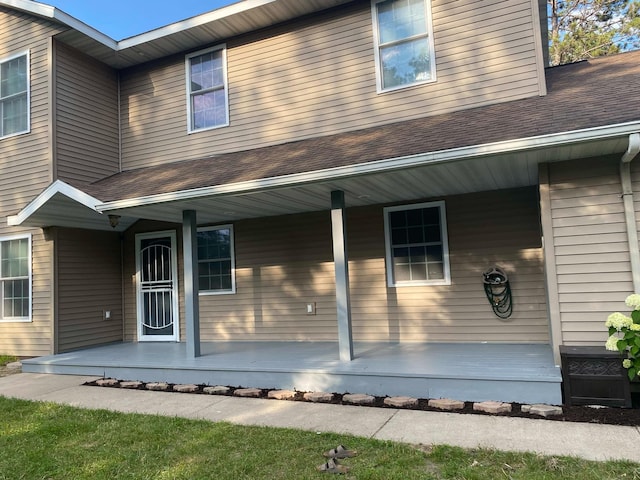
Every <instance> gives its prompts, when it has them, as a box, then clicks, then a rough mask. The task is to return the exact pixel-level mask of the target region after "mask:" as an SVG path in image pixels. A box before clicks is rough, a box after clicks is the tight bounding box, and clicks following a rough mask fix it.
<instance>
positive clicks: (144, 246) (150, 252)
mask: <svg viewBox="0 0 640 480" xmlns="http://www.w3.org/2000/svg"><path fill="white" fill-rule="evenodd" d="M175 249H176V234H175V232H155V233H145V234H140V235H136V265H137V275H136V276H137V291H138V302H137V303H138V340H140V341H156V342H167V341H175V342H177V341H178V340H179V332H180V329H179V325H178V280H177V279H178V275H177V262H176V255H175Z"/></svg>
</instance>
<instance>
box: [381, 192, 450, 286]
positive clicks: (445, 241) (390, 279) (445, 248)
mask: <svg viewBox="0 0 640 480" xmlns="http://www.w3.org/2000/svg"><path fill="white" fill-rule="evenodd" d="M430 207H439V209H440V210H439V211H440V232H441V235H442V263H443V270H444V278H443V279H439V280H416V281H404V282H396V281H395V279H394V276H393V258H392V256H391V225H390V224H389V213H391V212H397V211H402V210H416V209H418V208H430ZM383 210H384V244H385V251H386V262H387V286H389V287H417V286H425V285H451V268H450V265H449V237H448V234H447V214H446V210H445V204H444V200H439V201H436V202H425V203H416V204H412V205H397V206H394V207H385V208H384V209H383Z"/></svg>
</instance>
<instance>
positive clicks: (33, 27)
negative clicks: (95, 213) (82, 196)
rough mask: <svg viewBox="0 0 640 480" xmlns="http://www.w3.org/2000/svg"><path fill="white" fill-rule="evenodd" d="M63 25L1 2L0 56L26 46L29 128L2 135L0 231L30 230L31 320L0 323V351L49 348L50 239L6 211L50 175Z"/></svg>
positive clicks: (44, 183)
mask: <svg viewBox="0 0 640 480" xmlns="http://www.w3.org/2000/svg"><path fill="white" fill-rule="evenodd" d="M59 31H61V27H59V26H56V25H54V24H53V23H51V22H48V21H46V20H43V19H40V18H37V17H32V16H29V15H27V14H23V13H18V12H16V11H13V10H10V9H7V8H4V7H0V58H4V57H7V56H9V55H14V54H17V53H20V52H24V51H27V50H28V51H29V54H30V76H31V78H30V80H31V84H30V87H31V124H30V126H31V131H30V133H26V134H22V135H17V136H14V137H9V138H4V139H0V217H2V219H3V221H2V222H0V237H6V236H14V235H31V242H32V243H31V246H32V251H31V254H32V277H33V281H32V321H31V322H15V323H14V322H2V323H0V353H8V354H15V355H19V356H37V355H46V354H48V353H51V352H52V335H53V325H52V318H53V303H52V302H53V296H52V295H53V280H52V278H53V276H52V275H53V268H52V258H53V257H52V254H53V247H52V242H51V241H50V240H48V239H45V237H44V235H43V233H42V230H41V229H25V228H17V227H8V226H7V224H6V217H7V216H9V215H14V214H16V213H17V212H18V211H19V210H20V209H22V208H24V207H25V206H26V205H27V203H28V202H30V201H31V200H32V199H33V198H34V197H35V196H36V195H38V194H39V193H40V192H41V191H42V189H44V188H45V187H46V186H47V185H48V184H49V183H50V182H51V180H52V170H51V155H50V139H49V125H50V118H49V96H50V87H49V53H50V52H49V43H50V37H51V36H52V35H54V34H56V33H58V32H59Z"/></svg>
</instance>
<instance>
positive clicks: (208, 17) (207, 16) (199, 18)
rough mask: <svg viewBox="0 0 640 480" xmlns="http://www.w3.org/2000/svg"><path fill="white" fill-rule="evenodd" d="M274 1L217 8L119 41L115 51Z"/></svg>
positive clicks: (251, 0)
mask: <svg viewBox="0 0 640 480" xmlns="http://www.w3.org/2000/svg"><path fill="white" fill-rule="evenodd" d="M275 1H277V0H244V1H239V2H236V3H233V4H231V5H228V6H226V7H222V8H218V9H217V10H213V11H211V12H208V13H203V14H202V15H196V16H195V17H191V18H188V19H186V20H182V21H180V22H176V23H172V24H171V25H167V26H164V27H160V28H156V29H155V30H151V31H149V32H146V33H142V34H140V35H135V36H133V37H129V38H126V39H124V40H121V41H119V42H118V46H117V50H124V49H126V48H131V47H135V46H136V45H140V44H142V43H147V42H152V41H154V40H157V39H159V38H162V37H166V36H168V35H172V34H174V33H178V32H182V31H184V30H189V29H190V28H194V27H199V26H200V25H204V24H207V23H210V22H213V21H216V20H220V19H223V18H226V17H230V16H232V15H236V14H238V13H242V12H246V11H247V10H251V9H253V8H256V7H261V6H262V5H267V4H269V3H273V2H275Z"/></svg>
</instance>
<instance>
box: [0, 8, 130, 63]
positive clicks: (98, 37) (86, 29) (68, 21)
mask: <svg viewBox="0 0 640 480" xmlns="http://www.w3.org/2000/svg"><path fill="white" fill-rule="evenodd" d="M0 5H5V6H7V7H14V8H17V9H19V10H22V11H25V12H29V13H32V14H34V15H38V16H40V17H44V18H50V19H52V20H55V21H57V22H59V23H62V24H64V25H66V26H68V27H69V28H72V29H74V30H77V31H78V32H80V33H82V34H84V35H86V36H88V37H90V38H92V39H93V40H95V41H97V42H100V43H102V44H103V45H106V46H107V47H109V48H111V49H113V50H114V51H115V50H117V49H118V42H116V41H115V40H114V39H112V38H111V37H109V36H108V35H105V34H104V33H102V32H100V31H98V30H96V29H95V28H92V27H90V26H89V25H87V24H86V23H83V22H81V21H80V20H78V19H77V18H74V17H72V16H71V15H69V14H67V13H65V12H63V11H62V10H60V9H58V8H55V7H52V6H50V5H46V4H44V3H39V2H36V1H33V0H0Z"/></svg>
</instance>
